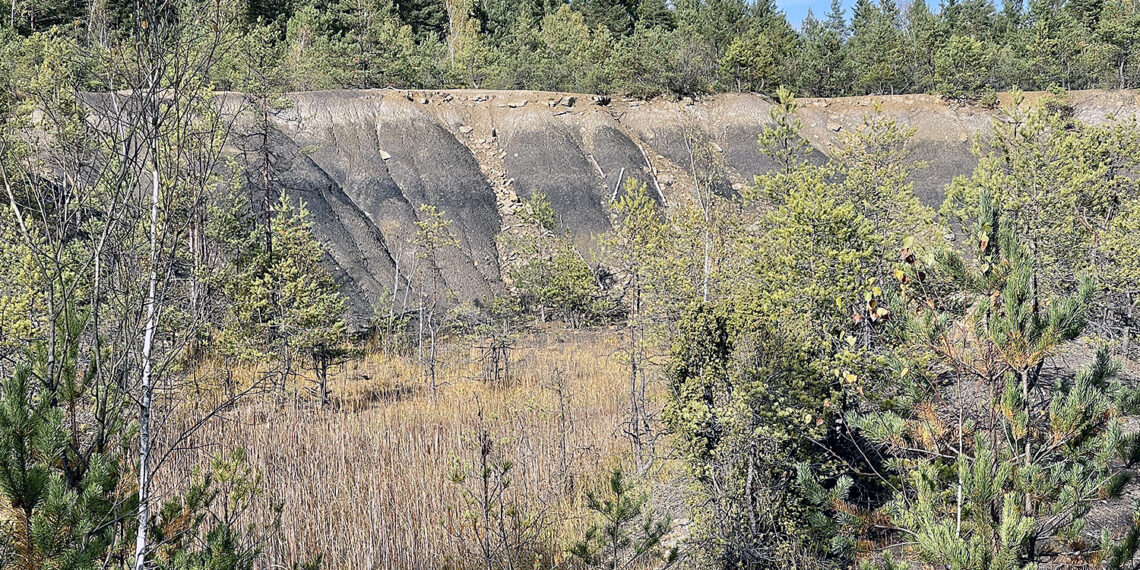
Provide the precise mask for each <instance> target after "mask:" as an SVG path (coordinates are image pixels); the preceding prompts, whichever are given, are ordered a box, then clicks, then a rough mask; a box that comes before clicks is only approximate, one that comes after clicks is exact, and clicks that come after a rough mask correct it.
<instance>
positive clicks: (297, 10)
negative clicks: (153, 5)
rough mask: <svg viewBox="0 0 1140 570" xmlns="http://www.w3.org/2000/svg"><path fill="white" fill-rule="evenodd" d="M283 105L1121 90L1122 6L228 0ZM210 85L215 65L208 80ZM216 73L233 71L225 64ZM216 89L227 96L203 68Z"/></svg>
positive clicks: (94, 13)
mask: <svg viewBox="0 0 1140 570" xmlns="http://www.w3.org/2000/svg"><path fill="white" fill-rule="evenodd" d="M129 8H130V4H129V3H119V2H110V3H107V4H91V5H88V3H87V2H83V1H78V0H49V1H38V0H17V1H15V2H13V3H12V5H11V10H5V11H3V12H4V13H2V14H0V23H3V27H4V28H5V29H6V30H7V33H19V34H23V35H27V34H31V33H35V32H43V31H46V30H48V29H50V28H52V27H53V26H60V28H59V29H58V32H57V33H64V34H67V33H74V32H75V31H76V30H78V29H84V30H91V29H92V28H99V29H101V30H103V31H104V32H112V33H113V32H115V31H116V30H125V29H126V28H127V27H129V25H130V23H131V19H132V17H133V16H132V12H131V10H130V9H129ZM228 9H229V10H230V11H231V12H232V13H231V17H232V18H234V19H235V21H238V22H240V26H239V27H240V28H241V29H242V33H243V35H245V36H246V37H248V38H250V39H251V41H252V42H255V45H253V47H255V48H256V52H257V53H258V54H259V56H260V57H259V59H260V63H259V65H260V66H261V67H262V68H263V70H264V72H265V74H266V75H267V76H269V77H272V78H273V79H274V82H275V83H277V86H278V87H279V88H281V89H286V90H316V89H332V88H382V87H396V88H424V89H437V88H482V89H530V90H550V91H572V92H597V93H614V94H616V93H622V94H628V95H632V96H640V97H651V96H657V95H672V96H683V95H697V94H703V93H712V92H723V91H759V92H767V93H772V92H774V89H775V88H776V86H778V85H784V86H787V87H789V88H791V89H793V91H795V93H797V95H799V96H801V97H804V96H808V97H811V96H816V97H836V96H846V95H866V94H899V93H927V92H937V93H940V94H943V95H944V96H946V97H948V98H952V99H958V100H978V99H983V98H984V99H986V100H987V101H989V100H992V98H991V94H992V93H993V92H995V91H1002V90H1007V89H1009V88H1011V87H1014V86H1017V87H1020V88H1022V89H1026V90H1045V89H1048V88H1051V87H1059V88H1064V89H1070V90H1072V89H1089V88H1128V87H1135V86H1136V85H1137V83H1138V81H1140V61H1138V59H1140V47H1138V46H1140V3H1138V2H1137V1H1136V0H1029V1H1028V3H1024V2H1003V3H1002V6H1001V8H1000V9H999V8H998V7H996V6H995V3H994V2H992V0H944V1H942V2H941V3H940V5H938V6H934V5H930V4H928V3H927V2H926V1H925V0H916V1H914V2H911V3H906V4H904V5H900V4H899V3H897V2H896V1H895V0H881V1H878V2H876V1H874V0H858V1H857V2H856V3H855V5H854V7H853V9H852V11H851V17H850V18H848V17H847V11H846V10H845V9H844V8H843V7H842V5H841V4H840V2H839V1H838V0H836V1H834V2H833V3H832V6H831V9H830V10H829V11H828V12H827V14H826V15H823V16H822V17H817V16H816V15H813V14H812V13H811V12H810V11H809V13H808V15H807V17H806V18H805V19H804V20H803V22H801V23H798V24H799V25H798V26H797V25H796V24H797V23H796V22H789V21H788V19H787V18H786V17H785V15H784V14H783V13H782V12H781V11H780V10H779V9H777V8H776V6H775V3H774V2H772V1H771V0H760V1H750V0H677V1H675V2H668V1H667V0H572V1H565V2H564V1H561V0H520V1H514V0H242V1H241V2H237V3H235V4H234V5H232V6H230V7H229V8H228ZM221 67H222V68H223V70H224V68H226V67H227V66H225V65H223V66H221ZM231 67H232V66H231ZM213 80H214V81H215V84H216V85H217V87H218V88H221V89H235V90H236V89H241V88H242V85H241V84H240V82H237V81H235V80H234V79H233V78H232V77H229V76H227V74H226V73H225V72H224V71H219V72H218V73H216V74H215V77H214V78H213Z"/></svg>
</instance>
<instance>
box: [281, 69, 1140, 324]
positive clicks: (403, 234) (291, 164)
mask: <svg viewBox="0 0 1140 570" xmlns="http://www.w3.org/2000/svg"><path fill="white" fill-rule="evenodd" d="M1033 96H1034V95H1031V98H1032V97H1033ZM289 97H290V99H291V100H292V101H293V103H294V105H293V106H292V107H291V108H289V109H287V110H286V111H283V112H281V113H279V114H278V116H277V122H278V127H279V128H280V132H281V137H280V139H281V140H280V141H279V143H278V144H280V145H282V146H283V147H285V148H284V150H287V151H289V152H282V153H280V154H282V155H287V156H292V157H293V158H292V159H290V160H281V161H278V163H277V164H276V165H275V167H276V168H277V169H278V170H279V171H280V176H281V180H283V181H284V183H285V185H286V187H287V188H288V189H289V190H290V191H291V192H292V193H293V194H294V195H295V196H298V197H300V198H302V199H303V200H305V202H306V203H307V204H308V206H309V209H310V210H311V211H312V212H313V217H314V222H315V228H316V232H317V236H318V239H320V240H321V242H322V243H323V244H324V245H325V247H326V249H327V251H328V261H329V267H330V268H331V269H332V270H333V272H334V274H335V275H336V276H337V277H338V279H339V280H340V281H341V282H342V284H343V286H344V290H345V292H346V293H347V294H348V295H349V297H350V299H351V307H352V313H353V315H354V320H355V321H356V322H357V323H358V324H360V323H363V322H364V321H366V320H367V319H368V318H369V317H371V316H372V315H373V310H374V308H375V307H377V306H379V305H380V304H381V303H382V302H383V300H384V299H385V298H387V297H388V296H391V295H392V293H393V291H395V296H394V297H395V298H396V299H397V306H398V307H399V306H400V304H401V303H400V301H401V300H402V299H403V297H404V295H405V294H406V292H407V291H408V290H409V287H410V288H411V289H413V290H414V288H415V287H416V283H415V282H414V281H415V278H413V282H412V283H411V284H409V283H408V277H409V275H413V274H414V273H415V272H414V264H415V263H422V262H417V261H415V253H414V251H413V249H414V248H413V247H412V246H411V245H410V240H411V239H412V237H413V236H414V233H415V226H414V222H415V221H417V220H418V219H419V215H420V214H419V207H420V205H421V204H431V205H434V206H436V207H437V208H438V209H439V210H441V211H443V212H444V213H445V214H446V215H447V217H448V218H450V219H452V220H453V221H454V223H453V226H452V228H453V233H454V234H455V237H456V239H457V240H458V242H459V247H458V248H451V249H449V251H447V252H446V253H445V254H443V255H441V259H438V260H436V263H434V264H432V265H433V267H432V271H438V272H439V276H440V277H441V278H442V279H443V281H444V282H446V284H447V286H448V288H450V289H452V290H454V291H455V292H456V295H457V299H456V300H458V301H460V302H464V301H466V302H479V301H481V300H486V299H488V298H489V297H490V296H491V295H492V294H493V293H494V292H495V291H497V290H499V289H501V287H502V275H501V271H502V268H501V264H500V260H499V255H498V249H497V247H496V242H495V236H496V235H498V234H499V233H500V232H502V231H504V230H508V231H509V227H507V226H509V224H510V221H511V219H512V212H513V211H514V208H515V207H516V205H517V203H518V200H520V199H525V198H527V197H529V196H530V195H531V194H533V193H535V192H543V193H544V194H546V196H547V197H548V199H549V201H550V202H551V204H552V205H553V207H554V209H555V210H556V211H557V212H558V214H559V216H560V217H561V219H562V223H563V224H564V226H565V227H566V229H568V230H569V231H570V232H571V233H572V234H573V235H574V236H575V239H576V241H578V243H579V244H580V245H582V246H583V247H584V248H585V249H586V250H590V249H591V248H592V244H593V243H594V238H595V237H596V236H597V235H598V234H600V233H602V232H604V231H606V229H608V228H609V218H608V216H607V214H606V208H605V204H606V203H607V202H608V201H609V200H610V199H611V198H612V197H613V196H614V195H615V192H616V191H617V189H618V188H619V187H620V185H621V182H622V181H623V180H624V179H625V178H630V177H632V178H635V179H637V180H639V181H642V182H645V183H647V184H648V185H649V188H650V192H651V194H653V195H654V196H655V197H656V198H657V199H658V200H664V201H666V202H668V201H670V200H674V199H681V197H682V196H684V195H686V194H687V193H688V192H689V191H690V190H691V184H692V182H691V178H690V177H689V174H690V169H689V167H690V164H691V156H690V152H689V145H688V144H687V142H686V141H687V140H688V137H687V136H686V132H689V133H692V132H699V133H702V134H703V136H704V137H707V139H708V140H711V141H712V142H714V143H715V148H717V149H719V152H720V154H721V155H722V158H723V162H724V164H725V166H726V167H727V169H728V178H729V184H731V185H732V186H734V187H737V188H739V187H740V185H742V184H747V183H748V182H749V181H751V180H752V177H753V176H755V175H757V174H761V173H763V172H764V171H765V170H766V169H768V168H770V167H771V164H772V163H771V161H770V160H768V159H767V157H765V156H763V155H762V154H761V153H760V151H759V147H758V145H757V142H756V141H757V137H758V136H759V134H760V132H761V130H762V129H763V127H764V125H765V124H767V123H768V122H769V121H770V119H769V109H770V108H771V105H772V103H771V101H770V100H769V99H768V98H766V97H763V96H760V95H754V94H725V95H719V96H715V97H710V98H707V99H704V100H700V101H696V102H693V101H688V100H685V101H679V102H671V101H664V100H653V101H637V100H629V99H614V100H613V101H607V102H606V103H607V104H601V102H599V101H595V100H594V98H592V97H591V96H587V95H570V94H561V93H546V92H521V91H510V92H502V91H470V90H455V91H396V90H363V91H323V92H307V93H294V94H291V95H290V96H289ZM1070 102H1071V103H1072V104H1073V105H1074V107H1075V109H1076V115H1077V117H1078V118H1080V119H1082V120H1085V121H1088V122H1096V123H1099V122H1103V121H1105V120H1108V119H1109V118H1111V117H1121V118H1126V117H1130V116H1133V115H1135V114H1136V113H1137V111H1138V110H1140V94H1138V93H1137V92H1134V91H1083V92H1073V93H1071V94H1070ZM799 103H800V109H799V111H798V115H799V118H800V119H801V121H802V123H803V136H804V138H805V139H807V141H808V142H810V143H811V145H812V146H813V147H814V148H815V149H816V150H818V151H819V152H820V153H821V154H827V153H829V152H831V151H832V149H834V148H835V146H836V145H837V144H839V141H840V140H841V137H842V135H843V133H844V132H849V131H851V130H854V129H857V128H858V127H859V126H860V125H861V124H862V122H863V119H864V117H866V116H867V115H869V114H872V113H874V112H875V111H874V105H875V104H876V103H878V104H879V105H880V107H881V109H882V112H883V113H884V114H887V115H889V116H892V117H894V118H896V119H898V120H899V121H900V122H901V123H903V124H904V125H908V126H910V127H914V128H915V129H916V130H915V136H914V139H913V140H912V149H913V151H914V155H913V157H914V159H915V160H919V161H923V162H925V163H927V165H928V167H927V168H926V169H923V170H920V171H918V173H916V174H915V176H914V183H915V191H916V193H917V194H918V196H919V197H920V198H921V199H922V200H923V201H924V202H926V203H927V204H929V205H932V206H937V205H938V204H939V203H940V202H941V199H942V195H943V191H944V188H945V186H946V184H947V183H949V182H950V180H951V179H952V178H953V177H954V176H957V175H962V174H968V173H969V172H970V171H971V170H972V169H973V167H974V165H975V164H976V162H977V158H976V157H975V156H974V155H973V154H972V153H971V147H972V145H973V140H974V139H975V137H980V138H982V139H985V138H986V137H987V136H988V135H989V133H990V132H991V122H992V121H993V119H994V117H995V116H996V112H995V111H992V110H989V109H983V108H978V107H958V106H954V105H951V104H948V103H946V102H944V101H942V100H941V99H940V98H939V97H937V96H932V95H898V96H875V97H853V98H842V99H801V100H800V101H799ZM723 190H724V191H726V192H730V191H731V189H729V188H724V189H723ZM397 266H398V269H397ZM423 267H426V266H422V265H421V269H422V268H423ZM397 272H398V273H397ZM421 274H422V273H421ZM413 297H414V295H413ZM409 302H410V301H409ZM409 308H410V305H409Z"/></svg>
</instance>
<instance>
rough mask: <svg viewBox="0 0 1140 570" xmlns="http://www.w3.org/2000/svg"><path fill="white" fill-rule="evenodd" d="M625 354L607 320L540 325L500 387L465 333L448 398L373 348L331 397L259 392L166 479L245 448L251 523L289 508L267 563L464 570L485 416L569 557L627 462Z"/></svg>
mask: <svg viewBox="0 0 1140 570" xmlns="http://www.w3.org/2000/svg"><path fill="white" fill-rule="evenodd" d="M621 349H622V345H621V338H620V337H619V336H618V335H617V334H616V333H610V332H604V331H602V332H588V333H583V332H578V333H571V332H563V333H551V334H549V335H548V334H536V335H532V336H528V337H525V338H524V339H522V340H521V341H520V342H519V343H518V344H517V346H516V347H515V349H514V350H513V351H512V354H511V380H510V383H509V384H508V385H503V386H488V385H486V384H485V383H484V382H483V381H482V377H481V376H482V375H481V373H480V366H479V361H478V355H477V353H475V352H473V351H472V349H471V348H470V343H463V342H456V343H453V344H449V345H448V346H447V347H446V349H445V350H444V351H443V354H442V357H441V361H442V367H441V371H442V372H441V376H440V377H441V379H442V386H441V387H440V388H439V389H438V390H437V391H436V393H434V394H433V393H432V391H431V390H430V389H429V388H428V387H427V384H426V383H425V381H424V380H423V379H422V375H421V369H420V368H419V367H418V366H417V365H416V364H415V363H414V361H412V360H409V359H404V358H397V357H391V358H390V357H385V356H383V355H380V354H372V355H369V356H366V357H364V358H363V359H361V360H359V361H356V362H352V363H349V364H346V365H344V366H342V367H340V368H339V369H338V371H337V374H336V378H335V382H334V383H333V386H332V389H333V391H334V393H333V395H334V399H333V403H332V404H331V405H330V406H328V407H326V408H320V407H319V406H317V404H316V400H315V399H314V398H313V397H311V396H309V395H308V394H305V393H303V392H302V393H300V395H297V396H295V397H294V398H293V399H292V400H290V401H286V402H285V403H284V404H282V403H280V402H273V401H272V400H271V399H268V398H251V399H246V400H244V401H243V402H242V403H240V404H239V405H238V406H237V407H236V408H235V409H233V410H231V411H230V412H228V413H227V414H226V415H225V417H224V418H222V419H219V420H216V421H215V422H214V423H212V424H211V425H210V426H208V427H207V428H206V429H204V430H201V431H200V432H199V434H198V435H197V436H196V440H195V441H194V442H192V447H193V449H194V450H193V451H191V452H188V453H181V454H179V455H178V456H177V460H176V462H174V463H172V464H170V465H168V466H167V467H166V468H165V469H166V471H165V479H166V481H165V483H166V484H168V485H175V486H181V488H185V487H184V485H185V484H186V483H187V481H188V478H189V477H190V476H191V475H190V474H191V472H192V470H193V467H194V466H195V465H204V464H206V463H207V461H208V458H209V456H210V455H212V454H215V453H219V452H223V451H228V450H232V449H234V448H239V447H241V448H244V449H245V450H246V452H247V456H248V461H249V464H250V465H251V466H252V467H254V468H255V469H257V470H258V471H260V472H261V473H262V475H263V477H264V480H263V488H264V489H265V496H264V497H262V499H261V500H259V501H258V502H257V504H256V505H255V507H254V508H253V510H252V512H250V513H248V517H247V520H248V522H252V523H255V524H259V525H262V524H267V523H269V522H270V521H272V520H273V517H274V514H273V509H272V503H273V502H280V503H282V504H283V506H284V509H283V511H282V514H281V520H280V522H281V528H280V532H279V533H278V535H277V537H276V538H273V539H271V540H269V541H268V542H267V544H266V553H267V554H268V563H269V564H270V565H269V566H268V567H270V568H282V567H285V568H287V567H288V566H287V564H286V561H293V560H298V559H302V558H304V557H307V556H310V555H312V554H315V553H322V554H323V556H324V568H333V569H339V568H345V569H357V568H360V569H366V568H438V567H445V566H457V565H459V564H457V563H456V561H458V560H461V552H462V550H461V549H462V548H463V547H464V545H465V544H466V546H470V543H471V540H470V535H469V534H465V532H469V526H470V523H469V521H467V520H466V519H465V518H464V514H465V511H469V507H470V506H471V505H470V503H469V502H467V501H465V499H464V494H463V489H464V485H462V484H460V483H457V482H455V481H454V480H453V479H454V474H455V473H456V472H457V470H458V471H459V472H466V473H469V474H473V475H475V477H473V478H472V479H474V480H478V476H477V473H478V472H477V470H476V468H475V466H474V465H475V463H476V462H477V460H478V457H479V453H478V452H477V448H478V445H477V441H476V440H477V436H478V434H479V433H480V426H482V427H483V429H485V430H486V431H487V432H488V433H489V434H490V435H491V438H492V441H493V449H492V455H494V456H495V457H496V458H498V459H503V460H509V461H510V462H511V463H512V465H513V467H512V469H511V471H510V473H509V478H510V481H511V483H510V487H509V488H508V491H507V496H508V498H510V499H511V500H518V501H520V502H521V503H523V504H524V505H525V508H526V509H527V511H528V512H529V513H532V514H534V513H541V514H544V515H545V519H546V520H547V521H548V523H549V526H548V527H545V528H548V530H547V531H546V532H545V533H543V534H544V542H546V543H547V544H548V545H549V549H550V550H549V552H550V553H551V556H554V557H557V556H560V555H559V554H558V553H559V552H561V550H562V547H564V546H565V544H566V543H567V541H568V540H570V537H573V536H575V535H577V536H579V537H580V536H581V532H582V529H583V528H584V526H585V525H586V522H585V521H584V518H583V506H582V504H583V501H582V495H583V494H584V492H585V489H588V488H591V487H593V486H596V485H597V484H598V482H599V481H600V480H601V479H602V478H603V477H605V475H606V471H607V469H609V468H610V467H613V466H616V465H619V464H622V463H623V462H624V461H625V460H626V458H625V457H624V455H625V454H626V452H628V450H629V443H628V441H627V439H625V437H624V436H623V433H622V422H623V421H624V418H625V417H626V406H627V405H628V398H629V395H628V379H627V376H626V374H627V373H626V371H625V368H624V367H623V365H622V363H621V360H620V357H618V356H617V355H618V354H620V351H621ZM560 393H561V395H560ZM480 412H482V418H483V419H482V420H480ZM481 422H482V423H481ZM472 484H473V481H472V480H468V482H467V483H466V485H467V487H466V488H468V489H472V488H473V487H472Z"/></svg>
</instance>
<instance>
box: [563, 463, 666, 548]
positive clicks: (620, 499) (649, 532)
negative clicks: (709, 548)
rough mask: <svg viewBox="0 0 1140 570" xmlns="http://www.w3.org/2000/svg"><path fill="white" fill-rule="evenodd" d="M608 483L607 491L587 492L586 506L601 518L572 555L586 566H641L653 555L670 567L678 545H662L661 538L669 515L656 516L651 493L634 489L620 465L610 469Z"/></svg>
mask: <svg viewBox="0 0 1140 570" xmlns="http://www.w3.org/2000/svg"><path fill="white" fill-rule="evenodd" d="M608 483H609V485H608V488H607V493H606V494H605V495H599V494H597V493H595V492H593V491H588V492H587V493H586V507H587V508H588V509H589V510H590V512H592V513H593V514H594V516H595V517H596V518H597V519H598V520H597V521H596V522H594V523H592V524H591V525H590V528H589V529H587V530H586V535H585V536H584V537H583V539H582V540H581V541H579V542H575V543H574V545H573V546H571V547H570V549H569V552H570V555H571V556H573V557H574V558H575V559H577V560H578V561H580V562H581V563H582V564H583V565H585V567H587V568H598V569H605V570H621V569H625V568H638V567H641V565H643V564H645V563H646V561H648V560H650V559H652V558H658V559H660V561H661V562H663V563H664V565H665V567H669V566H670V565H671V564H672V563H673V562H674V561H676V560H677V549H676V548H675V547H674V548H672V549H669V550H664V549H663V548H662V547H661V539H663V538H664V537H665V535H666V534H668V532H669V528H670V521H669V519H661V518H657V517H656V515H655V514H654V513H653V511H651V510H650V509H649V508H648V506H647V503H648V502H649V497H648V496H647V495H645V494H644V493H635V492H634V487H633V484H632V483H630V482H628V481H627V480H626V478H625V474H624V473H622V471H621V470H620V469H615V470H614V471H613V472H611V473H610V477H609V481H608Z"/></svg>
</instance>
